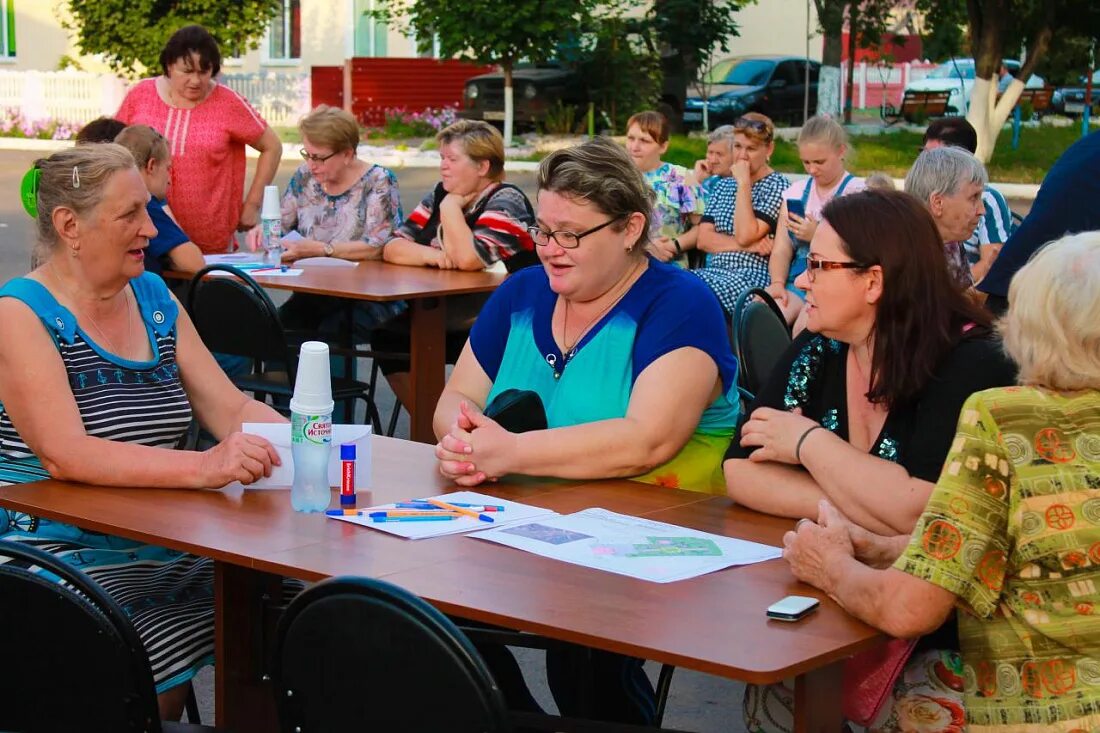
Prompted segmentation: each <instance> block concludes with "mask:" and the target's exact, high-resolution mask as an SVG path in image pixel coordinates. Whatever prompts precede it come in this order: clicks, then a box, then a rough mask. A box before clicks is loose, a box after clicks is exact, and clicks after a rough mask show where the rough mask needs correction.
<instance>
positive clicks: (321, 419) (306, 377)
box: [290, 341, 333, 512]
mask: <svg viewBox="0 0 1100 733" xmlns="http://www.w3.org/2000/svg"><path fill="white" fill-rule="evenodd" d="M332 408H333V402H332V382H331V380H330V379H329V362H328V344H325V343H322V342H320V341H306V342H305V343H304V344H302V350H301V352H300V353H299V356H298V376H297V378H295V380H294V396H293V397H292V398H291V400H290V449H291V452H292V454H293V456H294V485H293V487H292V488H291V490H290V503H291V505H292V506H293V507H294V510H295V511H299V512H323V511H324V510H325V509H327V508H328V504H329V498H330V497H329V485H328V461H329V452H330V451H331V450H332Z"/></svg>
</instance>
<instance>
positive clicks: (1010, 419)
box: [784, 232, 1100, 733]
mask: <svg viewBox="0 0 1100 733" xmlns="http://www.w3.org/2000/svg"><path fill="white" fill-rule="evenodd" d="M1009 298H1010V307H1009V310H1008V314H1007V315H1006V317H1005V318H1004V320H1003V321H1002V322H1001V324H1000V329H1001V331H1002V333H1003V336H1004V345H1005V350H1006V351H1007V352H1008V353H1009V354H1010V355H1011V356H1012V357H1013V358H1014V359H1015V360H1016V361H1017V363H1018V364H1019V367H1020V372H1019V384H1020V386H1017V387H1004V388H998V389H990V390H986V391H983V392H979V393H977V394H975V395H973V396H972V397H971V398H970V399H969V400H967V402H966V404H965V405H964V406H963V409H962V413H961V415H960V416H959V423H958V432H957V434H956V436H955V440H954V443H953V445H952V449H951V452H950V453H949V455H948V457H947V460H946V462H945V463H944V467H943V472H942V473H941V475H940V478H939V481H938V483H937V484H936V488H935V490H934V491H933V493H932V496H931V498H930V499H929V501H928V505H927V508H926V509H925V512H924V514H923V515H922V516H921V518H920V520H919V521H918V522H917V526H916V529H915V530H914V531H913V533H912V535H911V536H910V535H905V536H898V537H880V536H877V535H872V534H870V533H868V532H867V531H866V530H861V529H858V528H856V527H854V526H853V525H852V524H851V523H849V522H848V521H847V520H846V519H845V518H844V517H843V516H841V515H840V514H839V513H838V512H837V511H836V510H835V509H834V508H833V507H832V506H831V505H830V504H828V503H826V502H822V505H821V507H820V514H819V517H818V521H817V522H816V523H814V522H810V521H808V520H807V521H803V522H800V523H799V524H800V526H799V527H798V528H797V530H796V531H795V532H789V533H788V534H787V536H786V537H785V538H784V544H785V545H786V549H785V551H784V555H785V557H786V558H787V560H788V562H789V563H790V566H791V569H792V571H793V572H794V574H795V575H796V576H798V577H799V578H801V579H802V580H804V581H806V582H809V583H812V584H813V585H815V586H817V587H819V588H821V589H822V590H824V591H826V592H827V593H829V595H830V596H832V597H833V598H834V599H835V600H836V601H837V602H838V603H840V604H841V605H842V606H844V608H845V609H847V610H848V611H849V612H850V613H852V614H853V615H855V616H857V617H859V618H860V619H862V620H864V621H866V622H867V623H869V624H871V625H873V626H875V627H877V628H879V629H882V630H883V631H885V632H887V633H889V634H891V635H893V636H897V637H912V636H916V635H919V634H923V633H925V632H927V631H928V630H929V629H933V628H935V627H937V626H938V625H939V624H940V623H941V622H942V621H943V620H944V618H946V617H947V615H948V614H949V613H950V612H951V610H952V609H953V608H955V607H958V608H961V609H962V610H963V611H965V612H964V613H960V614H959V640H960V644H961V649H962V661H963V666H962V670H961V678H962V680H963V685H964V702H965V708H966V721H965V724H966V725H968V729H969V730H970V731H978V732H979V733H981V732H985V731H1008V730H1013V731H1073V730H1097V729H1098V728H1100V684H1098V683H1100V651H1098V647H1097V643H1096V640H1097V629H1098V628H1100V621H1097V617H1098V614H1100V591H1098V590H1097V587H1098V583H1100V321H1097V319H1096V316H1095V314H1096V313H1097V312H1098V311H1100V233H1098V232H1087V233H1083V234H1076V235H1071V236H1068V237H1065V238H1063V239H1061V240H1059V241H1057V242H1054V243H1052V244H1050V245H1048V246H1047V247H1046V248H1045V249H1044V250H1042V251H1041V252H1040V253H1039V254H1038V255H1036V257H1035V258H1034V259H1033V260H1032V261H1031V262H1030V263H1028V264H1027V265H1026V266H1025V267H1024V268H1023V269H1021V270H1020V272H1019V273H1018V274H1017V275H1016V277H1015V278H1014V279H1013V281H1012V285H1011V288H1010V292H1009ZM925 702H927V701H925ZM926 712H930V713H937V711H935V710H931V709H930V710H928V711H926ZM941 712H942V711H941ZM937 714H938V713H937ZM944 714H946V713H944ZM961 725H962V723H961V722H960V727H961ZM923 729H924V730H932V728H923ZM956 729H958V728H953V729H952V730H956Z"/></svg>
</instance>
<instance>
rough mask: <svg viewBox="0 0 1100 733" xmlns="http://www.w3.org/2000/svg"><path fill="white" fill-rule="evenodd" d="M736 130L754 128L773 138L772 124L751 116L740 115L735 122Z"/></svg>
mask: <svg viewBox="0 0 1100 733" xmlns="http://www.w3.org/2000/svg"><path fill="white" fill-rule="evenodd" d="M733 129H734V130H752V131H753V132H755V133H758V134H760V135H763V136H765V137H766V138H768V139H769V140H771V139H772V129H771V126H770V125H769V124H768V123H767V122H764V120H754V119H752V118H751V117H738V118H737V119H736V120H735V121H734V123H733Z"/></svg>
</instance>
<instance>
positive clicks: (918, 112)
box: [882, 89, 951, 125]
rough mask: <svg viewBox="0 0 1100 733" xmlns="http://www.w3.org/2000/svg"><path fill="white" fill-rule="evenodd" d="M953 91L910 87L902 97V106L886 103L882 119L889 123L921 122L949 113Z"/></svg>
mask: <svg viewBox="0 0 1100 733" xmlns="http://www.w3.org/2000/svg"><path fill="white" fill-rule="evenodd" d="M950 96H951V92H946V91H945V92H920V91H916V90H913V89H908V90H906V92H905V96H904V97H902V99H901V107H900V108H897V107H893V106H892V105H885V106H883V108H882V120H883V122H885V123H886V124H888V125H892V124H894V123H895V122H900V121H901V120H905V121H906V122H919V121H922V120H926V119H928V118H930V117H942V116H943V115H945V114H947V100H948V98H949V97H950Z"/></svg>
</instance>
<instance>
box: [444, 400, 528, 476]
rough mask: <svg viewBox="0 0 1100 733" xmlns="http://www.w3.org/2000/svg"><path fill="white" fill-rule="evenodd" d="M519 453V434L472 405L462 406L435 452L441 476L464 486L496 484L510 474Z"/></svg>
mask: <svg viewBox="0 0 1100 733" xmlns="http://www.w3.org/2000/svg"><path fill="white" fill-rule="evenodd" d="M515 452H516V434H515V433H511V432H508V431H507V430H505V429H504V428H502V427H501V426H500V425H499V424H498V423H497V422H496V421H495V420H493V419H491V418H488V417H485V415H483V414H482V413H481V411H480V410H478V409H477V408H476V407H474V406H472V405H470V404H469V403H468V402H463V403H461V405H460V406H459V414H458V417H457V418H456V419H455V422H454V424H453V425H452V426H451V430H450V432H449V433H448V434H447V435H444V436H443V438H442V439H441V440H440V441H439V443H438V444H437V445H436V448H435V455H436V458H438V459H439V472H440V473H442V474H443V475H444V476H446V477H447V478H450V479H452V480H453V481H454V482H455V483H456V484H458V485H460V486H476V485H478V484H480V483H482V482H484V481H495V480H496V479H497V478H498V477H500V476H503V475H504V474H506V473H508V472H509V471H510V470H511V469H510V468H509V466H510V464H509V461H510V459H511V458H512V457H514V456H515Z"/></svg>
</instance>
